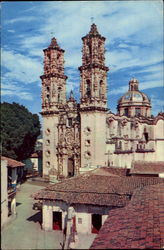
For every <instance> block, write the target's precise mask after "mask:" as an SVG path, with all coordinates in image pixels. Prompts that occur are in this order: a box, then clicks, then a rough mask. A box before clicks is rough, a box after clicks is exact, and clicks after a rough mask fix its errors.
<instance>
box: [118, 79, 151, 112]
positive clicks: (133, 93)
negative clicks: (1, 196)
mask: <svg viewBox="0 0 164 250" xmlns="http://www.w3.org/2000/svg"><path fill="white" fill-rule="evenodd" d="M138 85H139V81H138V80H137V79H136V78H132V79H131V80H130V81H129V90H128V91H127V92H126V93H125V94H124V95H123V96H122V97H121V98H120V99H119V101H118V106H117V108H118V111H119V113H120V114H129V111H130V109H131V110H132V109H137V110H138V111H137V112H138V113H137V114H141V110H142V111H143V110H144V109H145V110H146V111H144V112H142V115H143V114H147V113H150V112H149V111H148V109H150V107H151V103H150V99H149V98H148V96H147V95H146V94H144V93H143V92H141V91H139V89H138ZM133 113H135V114H136V112H133ZM131 116H132V115H131ZM146 116H147V115H146Z"/></svg>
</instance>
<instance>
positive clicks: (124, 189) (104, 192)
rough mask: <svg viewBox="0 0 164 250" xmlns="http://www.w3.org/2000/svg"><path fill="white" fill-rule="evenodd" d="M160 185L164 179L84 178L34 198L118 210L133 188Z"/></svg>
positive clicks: (39, 193)
mask: <svg viewBox="0 0 164 250" xmlns="http://www.w3.org/2000/svg"><path fill="white" fill-rule="evenodd" d="M161 182H163V183H164V179H161V178H158V177H151V178H144V177H142V178H140V177H125V176H124V177H119V176H117V177H113V176H103V175H100V176H99V175H90V174H87V175H81V176H77V177H73V178H70V179H67V180H64V181H62V182H60V183H56V184H53V185H52V184H51V185H49V186H48V187H46V188H45V189H44V190H41V191H39V192H38V193H36V194H34V195H33V197H34V198H35V199H45V200H46V199H50V200H63V201H65V202H70V203H79V204H95V205H101V206H102V205H107V206H119V207H121V206H125V205H126V204H127V202H128V201H129V200H130V198H131V195H132V194H133V192H134V190H135V189H136V188H139V187H143V186H147V185H152V184H156V183H161Z"/></svg>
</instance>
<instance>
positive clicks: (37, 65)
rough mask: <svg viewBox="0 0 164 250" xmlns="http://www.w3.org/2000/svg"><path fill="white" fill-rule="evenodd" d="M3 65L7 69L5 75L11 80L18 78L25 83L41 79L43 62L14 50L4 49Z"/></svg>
mask: <svg viewBox="0 0 164 250" xmlns="http://www.w3.org/2000/svg"><path fill="white" fill-rule="evenodd" d="M1 56H2V66H3V67H5V68H6V69H7V72H6V73H4V76H5V77H6V78H8V79H10V80H13V81H15V80H18V81H21V82H23V83H24V84H28V83H32V82H35V81H38V80H39V76H40V75H41V74H42V71H43V69H42V68H43V66H42V64H41V62H39V61H38V60H36V59H33V58H30V57H28V56H25V55H21V54H19V53H15V52H14V51H7V50H4V49H2V53H1Z"/></svg>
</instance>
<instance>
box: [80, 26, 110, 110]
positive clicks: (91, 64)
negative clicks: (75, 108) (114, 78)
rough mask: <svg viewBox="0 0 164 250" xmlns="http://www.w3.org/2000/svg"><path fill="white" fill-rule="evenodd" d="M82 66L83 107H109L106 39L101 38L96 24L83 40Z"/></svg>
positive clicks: (81, 88) (81, 90)
mask: <svg viewBox="0 0 164 250" xmlns="http://www.w3.org/2000/svg"><path fill="white" fill-rule="evenodd" d="M82 40H83V49H82V66H81V67H79V70H80V78H81V81H80V92H81V107H91V106H94V107H101V108H106V107H107V96H106V90H107V71H108V70H109V69H108V67H106V66H105V56H104V54H105V48H104V42H105V37H103V36H101V35H100V34H99V32H98V30H97V26H96V25H95V24H92V25H91V29H90V32H89V33H88V34H87V35H86V36H85V37H83V38H82Z"/></svg>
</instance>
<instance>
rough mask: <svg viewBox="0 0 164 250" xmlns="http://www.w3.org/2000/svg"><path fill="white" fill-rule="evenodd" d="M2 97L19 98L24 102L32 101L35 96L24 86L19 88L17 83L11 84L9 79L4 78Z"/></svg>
mask: <svg viewBox="0 0 164 250" xmlns="http://www.w3.org/2000/svg"><path fill="white" fill-rule="evenodd" d="M1 95H2V96H17V97H19V98H20V99H22V100H28V101H32V100H33V96H32V94H31V93H30V91H27V90H26V88H25V87H24V86H23V85H22V86H21V85H20V86H18V84H16V83H15V82H10V80H9V79H6V78H5V77H3V78H2V84H1Z"/></svg>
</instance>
